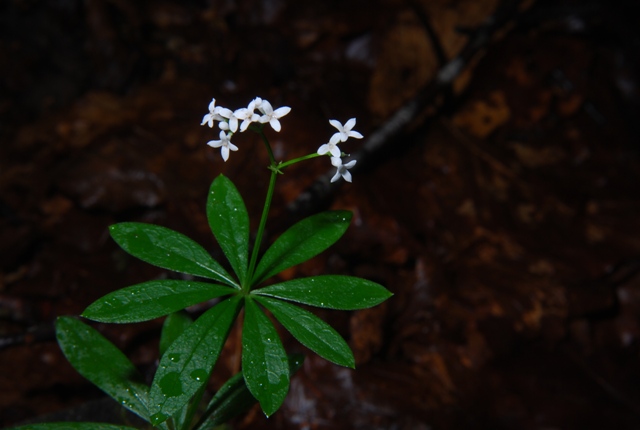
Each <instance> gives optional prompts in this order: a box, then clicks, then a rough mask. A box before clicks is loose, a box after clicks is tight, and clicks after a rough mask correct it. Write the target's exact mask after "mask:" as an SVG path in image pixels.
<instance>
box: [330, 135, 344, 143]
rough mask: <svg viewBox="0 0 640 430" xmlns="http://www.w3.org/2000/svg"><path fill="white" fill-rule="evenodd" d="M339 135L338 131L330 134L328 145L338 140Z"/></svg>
mask: <svg viewBox="0 0 640 430" xmlns="http://www.w3.org/2000/svg"><path fill="white" fill-rule="evenodd" d="M341 137H342V135H341V134H340V132H337V133H334V135H333V136H331V139H329V145H335V144H336V143H338V142H340V138H341Z"/></svg>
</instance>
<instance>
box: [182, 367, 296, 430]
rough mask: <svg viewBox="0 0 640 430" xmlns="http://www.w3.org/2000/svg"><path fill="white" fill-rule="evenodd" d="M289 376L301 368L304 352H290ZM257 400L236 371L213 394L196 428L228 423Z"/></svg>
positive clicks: (200, 429) (205, 428)
mask: <svg viewBox="0 0 640 430" xmlns="http://www.w3.org/2000/svg"><path fill="white" fill-rule="evenodd" d="M287 360H288V361H289V376H290V377H291V376H293V374H294V373H295V372H297V371H298V369H300V367H301V366H302V362H303V361H304V355H302V354H289V355H288V357H287ZM255 402H256V399H255V397H253V395H251V392H249V389H248V388H247V385H246V383H245V382H244V375H243V374H242V372H239V373H236V374H235V375H233V376H232V377H231V378H229V379H228V380H227V382H225V383H224V385H223V386H222V387H220V389H219V390H218V391H217V392H216V394H215V395H214V396H213V398H212V399H211V401H210V402H209V405H208V406H207V409H206V411H205V413H204V414H203V416H202V418H201V419H200V423H198V424H197V425H196V426H195V428H196V429H197V430H210V429H213V428H214V427H216V426H218V425H220V424H223V423H226V422H227V421H229V420H231V419H232V418H235V417H237V416H238V415H240V414H243V413H245V412H246V411H248V410H249V408H250V407H251V406H253V405H254V404H255Z"/></svg>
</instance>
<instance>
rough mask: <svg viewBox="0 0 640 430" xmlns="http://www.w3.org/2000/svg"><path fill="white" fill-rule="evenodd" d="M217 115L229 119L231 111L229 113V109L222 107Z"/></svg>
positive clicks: (231, 114)
mask: <svg viewBox="0 0 640 430" xmlns="http://www.w3.org/2000/svg"><path fill="white" fill-rule="evenodd" d="M217 113H218V115H220V116H221V117H223V118H227V119H229V118H231V117H232V116H233V111H231V109H227V108H223V107H221V108H219V109H218V112H217Z"/></svg>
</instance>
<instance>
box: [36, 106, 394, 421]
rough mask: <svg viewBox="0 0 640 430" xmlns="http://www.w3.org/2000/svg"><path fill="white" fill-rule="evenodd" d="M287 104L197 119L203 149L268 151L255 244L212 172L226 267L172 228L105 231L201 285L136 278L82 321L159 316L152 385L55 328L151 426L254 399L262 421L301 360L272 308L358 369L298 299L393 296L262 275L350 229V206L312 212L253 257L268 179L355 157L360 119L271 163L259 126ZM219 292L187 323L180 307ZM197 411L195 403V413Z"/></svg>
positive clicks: (93, 337)
mask: <svg viewBox="0 0 640 430" xmlns="http://www.w3.org/2000/svg"><path fill="white" fill-rule="evenodd" d="M290 110H291V109H290V108H289V107H280V108H278V109H274V108H273V107H272V105H271V104H270V103H269V102H268V101H267V100H263V99H261V98H256V99H254V100H252V101H251V103H249V105H248V106H247V107H246V108H240V109H237V110H235V111H231V110H230V109H227V108H224V107H220V106H216V101H215V99H214V100H212V101H211V103H210V104H209V113H207V114H206V115H205V116H204V118H203V120H202V125H206V126H208V127H210V128H214V126H215V124H216V123H217V125H218V128H219V133H218V137H219V138H218V139H217V140H211V141H209V142H208V143H207V144H208V145H209V146H211V147H213V148H219V149H220V153H221V156H222V159H223V160H224V161H227V160H228V159H229V155H230V152H232V151H238V147H237V146H235V145H234V144H233V143H231V139H232V137H233V136H234V135H235V134H236V133H241V132H244V131H247V130H250V131H253V132H255V133H257V134H258V135H259V136H260V138H261V140H262V142H263V144H264V147H265V149H266V151H267V153H268V155H269V159H270V165H269V166H268V171H269V173H270V177H269V185H268V189H267V195H266V199H265V204H264V209H263V212H262V216H261V218H260V222H259V225H258V230H257V232H256V235H255V240H254V243H253V244H252V246H250V243H249V239H250V235H249V215H248V213H247V209H246V207H245V204H244V201H243V199H242V197H241V195H240V193H239V192H238V190H237V189H236V187H235V186H234V184H233V183H232V182H231V180H230V179H228V178H227V177H225V176H223V175H219V176H218V177H217V178H216V179H215V180H214V181H213V183H212V184H211V187H210V189H209V194H208V198H207V204H206V212H207V218H208V221H209V226H210V227H211V231H212V232H213V235H214V236H215V239H216V241H217V243H218V244H219V246H220V248H221V249H222V251H223V253H224V255H225V257H226V258H227V260H228V262H229V266H230V268H231V269H232V271H233V273H229V272H228V271H227V270H225V268H224V267H223V266H222V265H221V264H220V263H218V262H217V261H215V260H214V259H213V258H212V257H211V256H210V254H209V253H208V252H207V251H206V250H205V249H204V248H203V247H202V246H200V245H199V244H197V243H196V242H194V241H193V240H191V239H189V238H187V237H186V236H184V235H182V234H181V233H178V232H176V231H173V230H170V229H168V228H165V227H160V226H157V225H152V224H144V223H137V222H124V223H119V224H115V225H112V226H111V227H110V233H111V237H112V238H113V239H114V240H115V241H116V243H117V244H118V245H119V246H120V247H122V249H124V250H125V251H126V252H128V253H129V254H131V255H133V256H134V257H137V258H139V259H141V260H144V261H145V262H147V263H150V264H152V265H155V266H158V267H161V268H163V269H168V270H173V271H176V272H180V273H183V274H187V275H191V276H193V277H197V278H198V279H202V280H198V281H196V280H177V279H159V280H151V281H148V282H143V283H141V284H137V285H132V286H130V287H126V288H123V289H120V290H117V291H114V292H112V293H110V294H107V295H106V296H104V297H102V298H101V299H98V300H97V301H95V302H94V303H93V304H91V305H90V306H89V307H88V308H87V309H86V310H85V311H84V312H83V313H82V316H83V317H84V318H86V319H89V320H92V321H98V322H104V323H134V322H141V321H147V320H151V319H155V318H159V317H163V316H166V320H165V322H164V325H163V329H162V333H161V338H160V348H159V350H160V354H161V357H160V362H159V365H158V369H157V371H156V374H155V376H154V379H153V382H152V383H151V386H150V387H149V386H147V385H145V384H144V382H143V379H142V377H141V376H140V375H139V373H138V372H137V370H136V369H135V367H134V366H133V364H132V363H131V362H130V361H129V360H128V358H127V357H126V356H125V355H124V354H123V353H122V352H121V351H120V350H119V349H117V348H116V347H115V346H114V345H113V344H112V343H111V342H109V341H108V340H107V339H105V338H104V337H103V336H102V335H100V334H99V333H98V332H97V331H96V330H95V329H93V328H91V327H90V326H89V325H87V324H85V323H83V322H81V321H80V320H78V319H76V318H71V317H61V318H59V319H58V321H57V324H56V331H57V338H58V343H59V344H60V346H61V348H62V351H63V353H64V354H65V356H66V357H67V359H68V360H69V361H70V363H71V364H72V365H73V366H74V367H75V368H76V369H77V370H78V371H79V373H81V374H82V375H83V376H85V377H86V378H87V379H89V380H90V381H91V382H92V383H94V384H95V385H97V386H98V387H99V388H101V389H102V390H103V391H105V392H106V393H107V394H108V395H110V396H111V397H113V398H114V399H116V400H117V401H118V402H119V403H121V404H122V405H123V406H124V407H125V408H127V409H129V410H130V411H132V412H134V413H135V414H137V415H139V416H140V417H142V418H143V419H144V420H146V421H148V422H149V423H151V425H153V426H155V427H158V428H161V429H166V430H174V429H176V430H178V429H180V430H182V429H190V428H193V429H209V428H213V427H214V426H216V425H219V424H220V423H223V422H225V421H226V420H228V419H230V418H232V417H234V416H236V415H237V414H240V413H242V412H244V411H246V409H247V408H249V407H250V406H251V405H252V404H253V403H254V402H255V401H256V400H257V401H258V402H259V403H260V407H261V408H262V410H263V411H264V413H265V414H266V415H267V416H270V415H271V414H273V413H274V412H275V411H277V410H278V408H279V407H280V406H281V405H282V403H283V401H284V399H285V397H286V395H287V391H288V389H289V380H290V376H291V374H292V373H293V372H295V371H296V370H297V368H299V367H300V364H301V362H302V359H303V357H302V356H300V355H290V356H287V353H286V352H285V350H284V348H283V346H282V342H281V340H280V338H279V335H278V333H277V331H276V328H275V327H274V326H273V324H272V322H271V319H270V318H269V317H268V316H267V314H266V313H265V310H267V311H269V312H270V313H271V315H272V316H273V317H274V318H275V319H276V320H277V321H278V322H279V323H280V324H281V325H282V326H283V327H284V328H285V329H286V330H288V331H289V332H290V333H291V334H292V335H293V337H295V338H296V339H297V340H298V341H299V342H300V343H302V344H303V345H304V346H306V347H307V348H308V349H310V350H311V351H313V352H315V353H317V354H318V355H320V356H321V357H323V358H325V359H327V360H329V361H331V362H333V363H336V364H338V365H341V366H346V367H350V368H354V367H355V361H354V357H353V353H352V352H351V350H350V348H349V346H348V345H347V343H346V342H345V340H344V339H343V338H342V337H341V336H340V335H339V334H338V333H337V332H336V331H335V330H334V329H333V328H332V327H331V326H330V325H329V324H327V323H325V322H324V321H323V320H321V319H320V318H318V317H316V316H315V315H314V314H313V313H311V312H309V311H307V310H305V309H303V308H301V307H299V306H298V304H302V305H308V306H312V307H320V308H328V309H338V310H357V309H364V308H369V307H372V306H375V305H377V304H379V303H381V302H383V301H384V300H386V299H387V298H389V297H390V296H391V293H390V292H389V291H387V290H386V289H385V288H384V287H382V286H381V285H379V284H377V283H374V282H372V281H369V280H366V279H361V278H357V277H353V276H342V275H321V276H313V277H307V278H300V279H293V280H289V281H284V282H275V283H271V284H268V285H265V281H267V280H269V279H270V278H272V277H273V276H274V275H277V274H278V273H280V272H282V271H283V270H285V269H288V268H290V267H293V266H295V265H298V264H300V263H302V262H304V261H306V260H308V259H310V258H312V257H314V256H316V255H317V254H319V253H320V252H322V251H324V250H325V249H327V248H328V247H329V246H330V245H332V244H333V243H335V242H336V241H337V240H338V239H339V238H340V237H341V236H342V235H343V234H344V232H345V231H346V229H347V227H348V225H349V222H350V220H351V213H350V212H348V211H343V210H334V211H326V212H322V213H318V214H316V215H313V216H310V217H308V218H306V219H303V220H302V221H299V222H298V223H297V224H295V225H293V226H291V227H290V228H289V229H288V230H286V231H285V232H284V233H283V234H282V235H281V236H280V237H278V238H277V239H276V240H275V241H274V242H273V243H272V244H271V246H269V247H268V248H267V250H266V251H265V252H264V254H263V255H261V256H259V255H258V254H259V250H260V249H261V242H262V239H263V236H264V229H265V224H266V221H267V217H268V214H269V208H270V205H271V200H272V197H273V192H274V187H275V183H276V179H277V177H278V176H279V175H280V174H283V173H284V171H285V169H286V168H287V167H289V166H291V165H293V164H295V163H299V162H302V161H306V160H309V159H312V158H316V157H323V156H325V157H330V160H331V164H332V165H333V166H334V167H336V172H335V175H334V176H333V177H332V178H331V181H332V182H335V181H337V180H339V179H340V178H343V179H344V180H346V181H349V182H351V180H352V176H351V173H350V172H349V169H350V168H351V167H353V166H354V164H355V163H356V161H355V160H351V161H348V162H346V163H345V162H343V157H344V156H345V154H344V153H343V152H342V151H341V150H340V148H339V147H338V145H339V144H341V143H343V142H345V141H346V140H347V139H348V138H349V137H353V138H357V139H360V138H362V135H361V134H360V133H358V132H357V131H354V130H353V127H354V126H355V123H356V120H355V119H354V118H352V119H350V120H348V121H347V122H346V123H345V124H344V125H343V124H342V123H340V122H339V121H337V120H330V121H329V123H330V125H332V126H333V127H335V128H336V129H337V132H335V133H334V134H333V135H332V136H331V138H330V139H329V141H328V142H327V143H324V144H322V145H321V146H320V147H319V148H318V150H317V152H314V153H312V154H309V155H306V156H303V157H299V158H295V159H291V160H289V161H284V162H282V161H276V159H275V158H274V155H273V151H272V148H271V145H270V143H269V140H268V138H267V135H266V133H265V128H266V125H267V124H268V125H269V126H270V128H272V129H273V131H275V132H279V131H280V129H281V124H280V120H281V119H282V118H283V117H284V116H285V115H286V114H287V113H289V111H290ZM212 299H217V300H218V301H217V303H216V304H215V305H214V306H212V307H211V308H210V309H208V310H207V311H206V312H204V313H203V314H202V315H200V317H198V318H197V319H196V320H195V321H192V320H191V318H190V317H189V316H188V314H187V313H185V312H184V311H183V310H184V309H185V308H188V307H189V306H192V305H195V304H198V303H201V302H206V301H209V300H212ZM242 308H244V319H243V323H242V355H241V364H242V366H241V368H242V370H241V372H240V373H238V374H236V375H235V376H233V377H232V378H231V379H230V380H229V381H227V382H226V383H225V384H224V385H223V386H222V387H221V388H220V389H219V390H218V391H217V392H216V394H215V395H214V396H213V398H212V399H211V401H210V402H209V403H208V404H207V405H205V406H204V408H203V407H201V405H200V402H201V400H202V397H203V394H204V392H205V387H206V385H207V382H208V381H209V379H210V376H211V372H212V369H213V366H214V364H215V363H216V360H217V359H218V356H219V355H220V352H221V350H222V348H223V346H224V343H225V340H226V338H227V336H228V335H229V331H230V329H231V327H232V325H233V323H234V321H235V319H236V317H237V316H238V315H239V313H240V310H241V309H242ZM199 408H200V409H199ZM28 427H29V428H32V429H36V430H39V429H48V430H52V429H61V428H65V429H66V428H69V429H105V430H106V429H109V430H110V429H114V428H119V429H122V428H128V427H122V426H110V425H107V424H96V423H63V424H60V423H50V424H40V425H33V426H28Z"/></svg>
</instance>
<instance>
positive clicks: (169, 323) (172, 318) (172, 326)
mask: <svg viewBox="0 0 640 430" xmlns="http://www.w3.org/2000/svg"><path fill="white" fill-rule="evenodd" d="M191 324H193V320H192V319H191V317H190V316H189V315H188V314H187V313H186V312H184V311H181V312H175V313H172V314H170V315H168V316H167V319H165V320H164V324H162V332H161V333H160V345H159V348H158V349H159V350H160V357H162V356H163V355H164V353H165V352H166V351H167V349H169V346H171V344H172V343H173V342H174V341H175V340H176V339H177V338H178V337H180V335H181V334H182V333H183V332H184V331H185V330H186V329H187V327H189V326H190V325H191Z"/></svg>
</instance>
